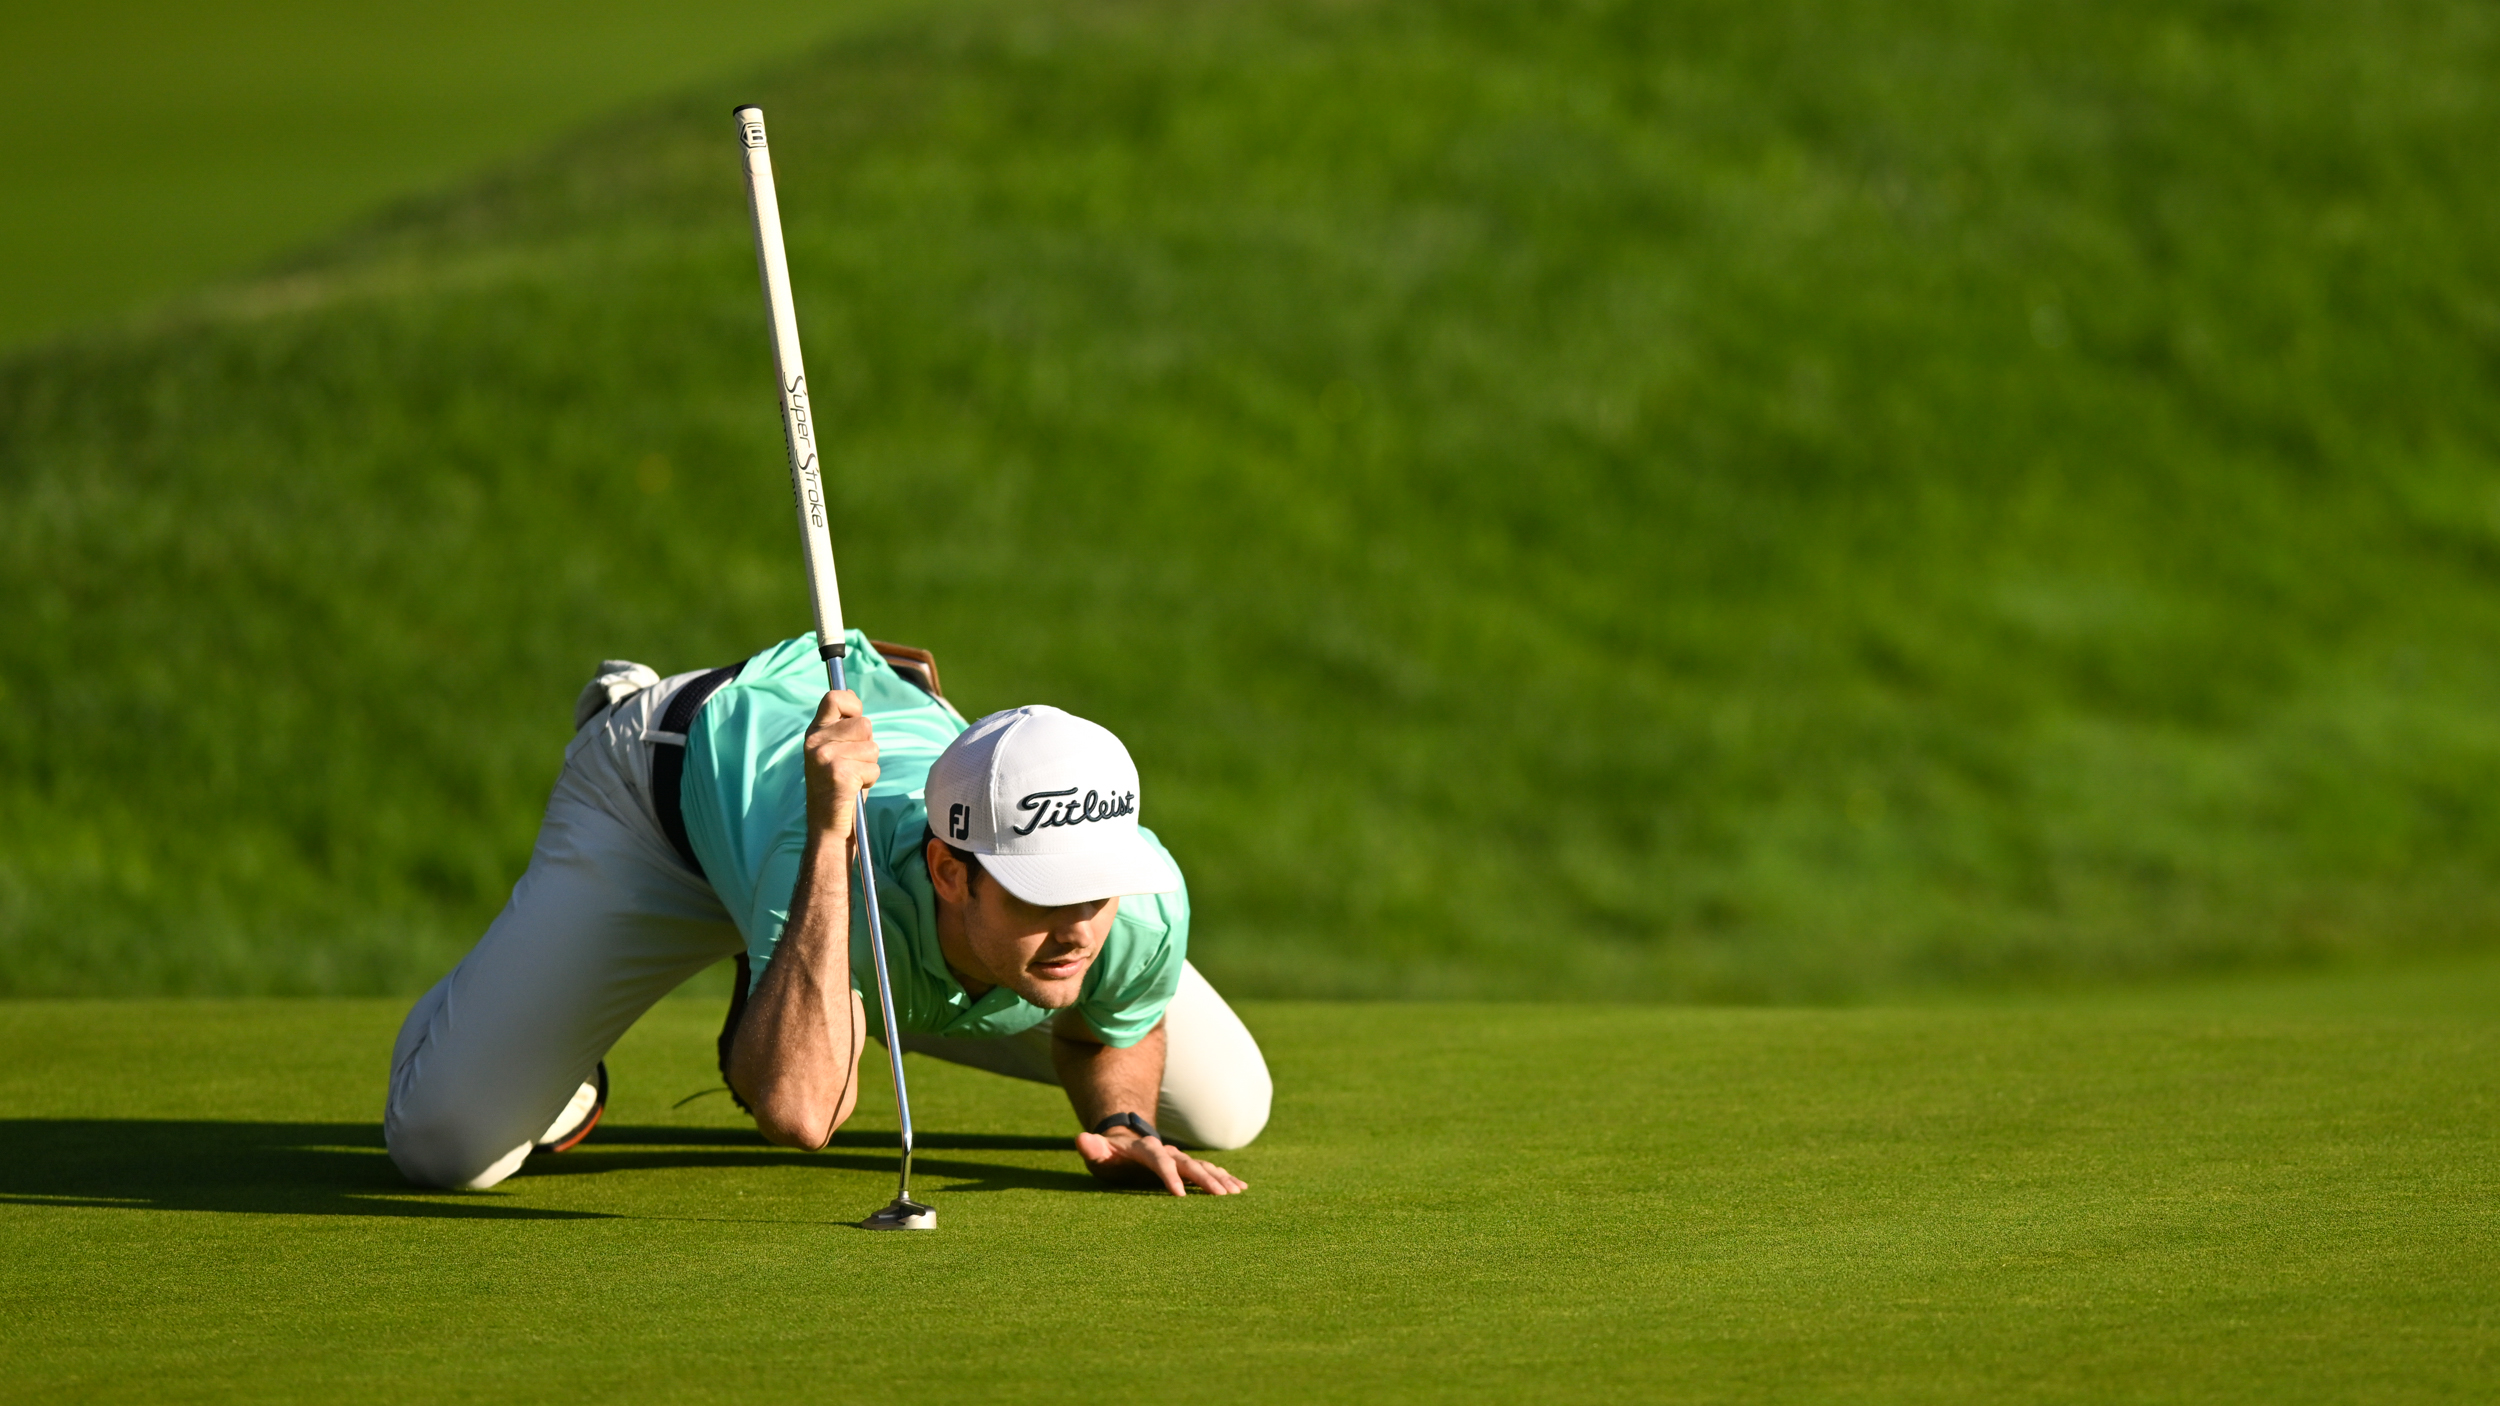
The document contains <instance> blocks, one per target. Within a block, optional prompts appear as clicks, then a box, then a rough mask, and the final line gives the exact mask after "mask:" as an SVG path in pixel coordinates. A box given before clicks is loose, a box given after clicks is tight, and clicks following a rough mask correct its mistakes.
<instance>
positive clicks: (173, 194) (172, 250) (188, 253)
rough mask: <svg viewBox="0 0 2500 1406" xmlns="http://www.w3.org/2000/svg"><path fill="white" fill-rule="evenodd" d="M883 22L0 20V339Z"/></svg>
mask: <svg viewBox="0 0 2500 1406" xmlns="http://www.w3.org/2000/svg"><path fill="white" fill-rule="evenodd" d="M895 8H898V7H897V6H895V5H890V4H886V3H882V0H833V3H827V0H808V3H804V4H802V3H794V0H754V2H752V3H747V4H742V5H740V6H738V7H737V8H736V9H735V10H730V9H725V8H720V7H710V6H692V5H682V4H653V3H646V0H604V3H600V4H595V5H593V4H584V3H580V0H494V3H491V4H489V3H481V0H433V3H429V4H425V5H410V6H393V7H389V8H378V7H372V6H363V7H341V6H336V5H323V4H317V3H312V0H225V3H221V4H217V5H214V6H209V5H180V4H170V3H167V0H82V3H79V4H74V5H31V4H30V5H18V6H13V7H11V11H10V14H9V18H8V24H7V30H6V33H7V39H6V42H5V43H0V207H5V208H6V210H7V212H8V213H7V215H6V216H5V217H0V344H14V343H21V342H25V341H28V340H30V339H33V338H37V337H41V336H44V335H46V334H54V333H60V332H66V331H70V330H73V329H75V328H77V327H79V326H81V325H83V324H86V323H90V322H93V321H95V320H96V319H98V318H105V317H113V316H119V315H126V314H129V313H131V312H134V311H137V310H140V309H144V308H145V307H147V306H148V305H149V304H151V303H153V302H156V301H158V300H160V299H163V298H165V297H168V296H172V295H175V294H181V293H188V292H190V291H192V290H193V289H195V288H196V287H198V286H199V285H200V284H201V283H203V282H205V281H207V280H209V279H212V278H225V277H231V276H233V275H234V274H235V273H237V272H239V271H241V270H244V269H247V268H249V267H251V266H252V265H254V264H258V263H264V262H266V261H268V260H270V259H273V258H276V257H278V256H279V255H282V254H284V253H286V252H287V251H288V250H289V249H291V248H294V247H295V246H298V245H300V244H302V243H304V242H305V241H306V240H309V239H313V238H316V237H320V236H324V235H328V234H331V233H333V232H334V231H335V230H337V229H338V228H339V227H340V226H342V225H344V224H346V223H347V222H349V221H350V220H354V219H361V218H365V217H368V216H369V215H370V214H371V212H372V211H373V209H374V207H376V206H378V205H381V204H383V203H385V202H388V201H392V200H398V199H401V198H404V197H407V196H409V195H412V194H416V193H419V192H424V191H428V190H432V189H435V188H438V187H440V186H442V185H445V184H447V183H450V182H452V181H455V180H457V179H460V178H463V177H466V176H468V175H469V174H470V173H471V172H472V171H474V170H475V169H476V168H477V167H478V166H479V165H481V164H483V163H485V162H488V161H497V160H508V159H510V158H512V157H514V156H517V155H519V154H521V153H523V152H525V151H528V150H529V149H531V148H533V147H535V146H537V145H539V144H540V143H543V142H545V141H547V140H548V139H550V138H552V137H555V136H558V135H560V134H562V133H564V132H566V131H568V130H570V129H572V128H574V127H577V126H579V125H580V124H582V123H583V122H585V121H587V120H590V119H592V118H595V117H600V116H604V115H605V114H607V113H608V112H610V111H612V110H613V109H614V108H616V107H617V106H619V105H621V104H626V103H632V102H640V101H647V100H649V99H650V98H652V97H654V96H657V95H659V94H662V93H666V92H670V91H673V90H675V89H676V88H678V87H679V86H681V85H683V84H686V83H690V82H695V81H699V80H706V79H709V80H715V81H717V80H719V79H722V78H727V77H732V76H735V75H737V74H739V73H741V72H743V71H745V70H748V69H751V68H754V67H757V66H759V65H764V64H769V63H781V62H786V61H787V60H788V58H789V56H790V55H791V54H792V53H794V52H800V51H804V50H805V49H806V48H807V47H808V46H810V45H813V44H816V43H821V42H822V41H823V40H824V38H825V37H826V36H828V35H830V34H832V33H835V32H837V31H838V30H840V29H841V28H843V27H844V26H845V25H846V24H852V23H857V22H858V21H860V20H861V19H863V18H865V17H868V16H872V15H876V14H879V13H883V12H890V11H891V10H893V9H895ZM918 8H923V9H925V8H929V5H928V4H927V3H925V0H922V3H920V4H919V5H918Z"/></svg>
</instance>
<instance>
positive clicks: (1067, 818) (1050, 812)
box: [1016, 786, 1137, 835]
mask: <svg viewBox="0 0 2500 1406" xmlns="http://www.w3.org/2000/svg"><path fill="white" fill-rule="evenodd" d="M1075 794H1076V788H1075V787H1074V786H1070V787H1069V788H1067V789H1066V790H1064V791H1036V792H1034V793H1033V794H1032V795H1029V796H1027V797H1025V798H1024V799H1023V800H1020V801H1018V802H1016V809H1018V810H1029V811H1032V812H1033V818H1032V819H1031V820H1028V821H1026V822H1024V823H1023V824H1022V825H1019V826H1017V827H1016V833H1017V834H1019V835H1030V834H1032V833H1033V832H1034V831H1036V830H1048V829H1052V828H1055V827H1057V826H1061V825H1082V824H1084V823H1085V822H1087V821H1089V820H1116V819H1118V818H1119V817H1121V816H1123V815H1135V814H1136V813H1137V793H1136V792H1135V791H1129V792H1125V793H1121V794H1115V795H1112V796H1109V797H1105V796H1104V795H1103V794H1102V793H1101V792H1099V791H1088V792H1086V793H1085V799H1083V800H1081V801H1071V800H1064V799H1062V798H1063V797H1067V796H1073V795H1075Z"/></svg>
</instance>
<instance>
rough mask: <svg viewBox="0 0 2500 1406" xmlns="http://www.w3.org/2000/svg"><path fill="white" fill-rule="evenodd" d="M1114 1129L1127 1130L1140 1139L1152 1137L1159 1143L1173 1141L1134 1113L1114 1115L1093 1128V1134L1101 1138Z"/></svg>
mask: <svg viewBox="0 0 2500 1406" xmlns="http://www.w3.org/2000/svg"><path fill="white" fill-rule="evenodd" d="M1113 1128H1126V1129H1128V1130H1129V1131H1130V1132H1132V1133H1135V1134H1137V1135H1138V1136H1139V1137H1150V1138H1153V1139H1154V1140H1155V1141H1157V1142H1170V1141H1171V1139H1170V1138H1167V1137H1165V1136H1164V1135H1163V1134H1161V1133H1159V1132H1156V1131H1155V1125H1154V1124H1152V1123H1149V1122H1147V1121H1146V1120H1145V1119H1143V1118H1140V1117H1138V1116H1137V1115H1136V1114H1134V1113H1114V1114H1112V1115H1111V1116H1110V1117H1108V1118H1105V1119H1103V1120H1102V1121H1101V1122H1099V1123H1096V1124H1095V1125H1094V1127H1093V1133H1094V1136H1096V1137H1100V1136H1102V1135H1103V1134H1104V1133H1107V1132H1109V1131H1111V1130H1112V1129H1113Z"/></svg>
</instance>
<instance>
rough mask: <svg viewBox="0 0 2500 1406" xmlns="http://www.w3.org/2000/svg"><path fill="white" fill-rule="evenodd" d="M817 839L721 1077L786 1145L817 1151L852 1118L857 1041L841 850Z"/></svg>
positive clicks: (772, 1137) (768, 1134) (770, 1135)
mask: <svg viewBox="0 0 2500 1406" xmlns="http://www.w3.org/2000/svg"><path fill="white" fill-rule="evenodd" d="M821 835H822V832H819V833H818V835H817V836H811V837H810V838H809V841H808V846H807V853H806V855H805V856H804V857H803V858H802V859H801V860H800V863H799V881H798V885H797V888H796V891H795V892H794V893H793V894H792V895H791V900H790V921H789V922H788V923H787V924H785V925H784V926H783V928H782V933H781V941H780V943H779V944H778V945H777V946H775V948H774V949H773V960H772V963H771V964H770V965H769V966H767V967H765V968H764V977H763V979H762V980H761V981H758V982H757V983H756V984H755V991H754V993H753V994H752V995H751V996H749V997H748V999H747V1007H746V1013H745V1015H743V1016H742V1017H740V1018H739V1021H738V1033H737V1038H736V1039H735V1040H734V1041H733V1042H732V1043H731V1046H730V1056H729V1072H730V1082H731V1083H732V1084H734V1085H736V1086H737V1089H738V1096H739V1097H740V1098H743V1099H745V1100H746V1101H747V1106H748V1107H749V1108H751V1109H753V1110H755V1126H756V1127H757V1128H758V1129H759V1130H760V1131H761V1132H762V1133H763V1134H764V1136H765V1138H766V1139H767V1140H769V1141H772V1142H776V1143H779V1144H781V1145H783V1146H785V1147H806V1148H816V1147H822V1146H824V1145H825V1144H826V1143H828V1142H830V1141H832V1140H833V1130H834V1129H835V1128H838V1127H840V1126H841V1125H842V1122H843V1120H845V1119H847V1118H849V1117H850V1116H851V1108H852V1106H853V1104H854V1103H855V1102H856V1100H857V1099H858V1096H859V1080H858V1074H859V1052H860V1042H861V1041H862V1040H863V1039H864V1038H865V1037H866V1032H865V1031H864V1030H862V1029H861V1028H860V1025H859V1020H858V1006H857V1004H856V1003H855V1002H854V1000H853V998H852V996H851V943H850V934H851V894H850V876H849V870H848V865H847V863H846V860H847V859H848V854H847V850H848V848H849V846H848V845H847V844H845V843H842V842H825V843H820V842H819V837H820V836H821Z"/></svg>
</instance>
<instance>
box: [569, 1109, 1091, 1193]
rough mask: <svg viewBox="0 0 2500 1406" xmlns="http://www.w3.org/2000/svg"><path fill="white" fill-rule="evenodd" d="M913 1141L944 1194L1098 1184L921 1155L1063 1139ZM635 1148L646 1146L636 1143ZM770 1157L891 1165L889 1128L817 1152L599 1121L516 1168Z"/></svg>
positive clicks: (1023, 1148)
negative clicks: (557, 1153)
mask: <svg viewBox="0 0 2500 1406" xmlns="http://www.w3.org/2000/svg"><path fill="white" fill-rule="evenodd" d="M913 1143H914V1147H913V1154H914V1155H913V1157H912V1175H913V1177H914V1178H915V1179H917V1178H919V1177H923V1176H929V1177H944V1178H950V1179H951V1180H949V1181H948V1182H947V1184H946V1185H944V1186H942V1187H937V1188H932V1189H933V1190H939V1191H943V1192H945V1193H946V1194H948V1195H953V1194H955V1193H957V1192H965V1191H971V1192H980V1191H1099V1190H1102V1189H1103V1187H1102V1184H1101V1183H1100V1182H1097V1181H1095V1180H1094V1178H1093V1176H1092V1175H1091V1174H1089V1173H1086V1172H1082V1171H1067V1170H1054V1169H1049V1168H1042V1167H1020V1166H1015V1165H1012V1164H1002V1163H997V1162H973V1161H966V1160H959V1159H956V1158H950V1157H932V1156H930V1155H929V1154H930V1153H931V1152H933V1151H934V1152H947V1151H996V1152H1064V1153H1067V1154H1068V1155H1069V1157H1070V1159H1071V1160H1073V1159H1074V1157H1075V1155H1076V1149H1075V1145H1074V1142H1073V1140H1072V1139H1069V1138H1050V1137H1029V1136H1019V1135H1014V1134H993V1133H920V1134H917V1135H916V1136H915V1137H914V1139H913ZM643 1148H649V1149H651V1150H650V1151H642V1150H639V1149H643ZM629 1149H632V1150H629ZM849 1149H858V1150H857V1151H852V1150H849ZM776 1163H780V1164H786V1165H789V1166H800V1167H839V1168H841V1169H843V1170H845V1171H853V1172H888V1173H890V1172H892V1171H893V1170H894V1165H895V1143H894V1134H893V1133H890V1132H854V1131H849V1130H845V1131H842V1132H837V1133H835V1134H834V1135H833V1145H832V1146H831V1147H830V1148H827V1149H826V1150H824V1151H822V1152H800V1151H796V1150H794V1149H791V1148H786V1147H774V1146H772V1145H771V1144H769V1143H766V1142H765V1141H764V1140H763V1139H762V1137H760V1136H759V1135H757V1133H756V1132H755V1130H754V1129H752V1128H663V1127H619V1128H611V1127H608V1126H607V1125H605V1124H602V1125H600V1127H599V1129H598V1131H596V1132H594V1133H592V1134H591V1135H590V1137H589V1139H588V1140H587V1141H585V1142H583V1143H582V1145H581V1146H580V1147H579V1148H577V1149H575V1150H574V1151H572V1152H569V1153H566V1154H565V1155H564V1156H562V1157H533V1158H531V1159H530V1160H529V1161H527V1162H524V1163H522V1164H521V1173H520V1174H521V1175H523V1176H540V1177H560V1176H596V1175H598V1174H599V1173H601V1172H618V1171H638V1170H649V1169H662V1168H673V1167H752V1166H758V1165H772V1164H776Z"/></svg>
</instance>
